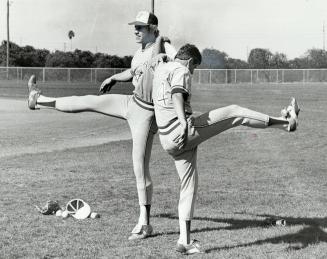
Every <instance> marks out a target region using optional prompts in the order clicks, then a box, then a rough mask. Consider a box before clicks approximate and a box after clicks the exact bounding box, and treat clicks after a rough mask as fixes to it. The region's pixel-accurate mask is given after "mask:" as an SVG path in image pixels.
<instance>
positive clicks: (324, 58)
mask: <svg viewBox="0 0 327 259" xmlns="http://www.w3.org/2000/svg"><path fill="white" fill-rule="evenodd" d="M305 57H306V58H307V60H308V65H309V67H310V68H327V52H326V51H325V50H323V49H309V50H308V51H307V52H306V54H305Z"/></svg>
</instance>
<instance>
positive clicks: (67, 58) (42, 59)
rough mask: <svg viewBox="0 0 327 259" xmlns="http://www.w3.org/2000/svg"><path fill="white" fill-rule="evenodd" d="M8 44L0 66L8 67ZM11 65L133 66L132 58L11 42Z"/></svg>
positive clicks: (2, 48) (2, 49) (1, 49)
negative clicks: (37, 47) (52, 49)
mask: <svg viewBox="0 0 327 259" xmlns="http://www.w3.org/2000/svg"><path fill="white" fill-rule="evenodd" d="M6 48H7V42H6V41H3V42H2V44H1V46H0V65H1V66H6ZM9 49H10V57H9V65H10V66H15V67H80V68H88V67H94V68H96V67H98V68H101V67H102V68H106V67H110V68H128V67H130V66H131V61H132V56H124V57H118V56H116V55H108V54H104V53H95V54H94V53H92V52H90V51H83V50H79V49H75V50H74V51H71V52H65V51H59V50H56V51H54V52H50V51H49V50H47V49H36V48H34V47H32V46H24V47H20V46H18V45H17V44H15V43H13V42H10V44H9Z"/></svg>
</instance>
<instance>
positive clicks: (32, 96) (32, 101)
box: [27, 75, 41, 110]
mask: <svg viewBox="0 0 327 259" xmlns="http://www.w3.org/2000/svg"><path fill="white" fill-rule="evenodd" d="M27 87H28V100H27V104H28V108H30V109H31V110H35V108H36V101H37V98H39V96H40V94H41V90H40V89H38V88H37V86H36V78H35V75H32V76H31V77H30V79H29V80H28V83H27Z"/></svg>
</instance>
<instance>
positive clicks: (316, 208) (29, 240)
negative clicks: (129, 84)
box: [0, 84, 327, 259]
mask: <svg viewBox="0 0 327 259" xmlns="http://www.w3.org/2000/svg"><path fill="white" fill-rule="evenodd" d="M213 87H214V86H212V87H210V86H195V90H194V95H193V101H194V102H193V103H194V105H193V106H194V109H195V110H196V111H201V112H204V111H207V110H210V109H212V108H215V107H219V106H224V105H228V104H232V103H236V104H240V105H242V106H245V107H248V108H252V109H255V110H258V111H262V112H266V113H269V114H271V115H278V113H279V111H280V109H281V108H282V106H284V105H286V104H288V101H289V97H290V96H293V95H294V96H296V97H297V98H298V99H299V103H300V105H301V108H302V111H301V113H300V126H299V129H298V131H296V132H294V133H287V132H283V131H279V130H276V129H267V130H254V129H248V128H244V127H239V128H236V129H233V130H230V131H227V132H225V133H222V134H221V135H219V136H217V137H215V138H213V139H211V140H210V141H207V142H206V143H203V144H202V145H201V146H200V148H199V155H198V161H199V163H198V168H199V174H200V183H199V194H198V199H197V204H196V211H195V219H194V221H193V222H192V237H193V238H196V239H199V240H200V241H201V242H202V246H203V248H204V249H205V250H206V252H207V253H206V254H204V255H202V256H199V257H196V258H260V259H261V258H325V256H326V254H327V232H326V231H327V216H326V215H327V208H326V204H327V197H326V191H327V181H326V179H327V176H326V173H327V170H326V168H327V164H326V159H325V158H326V153H327V145H326V135H327V129H326V126H327V125H326V121H327V119H326V116H325V111H324V109H326V107H327V101H326V91H327V90H326V85H323V84H321V85H318V84H313V85H302V84H301V85H252V86H251V85H230V86H215V87H216V88H215V89H212V88H213ZM18 89H19V88H18ZM202 89H205V90H204V91H203V90H202ZM46 90H47V89H44V91H45V93H46ZM0 93H1V87H0ZM7 93H8V92H7ZM17 93H18V92H15V91H14V94H11V95H6V94H4V96H10V97H15V98H17V97H20V96H21V95H20V94H19V93H18V94H17ZM125 124H126V123H125V122H124V121H121V120H118V119H114V118H109V117H105V116H102V115H99V114H92V113H83V114H65V113H59V112H56V111H52V110H42V111H34V112H33V111H28V110H27V109H26V103H25V100H22V99H18V100H17V99H16V100H13V99H1V102H0V131H1V135H2V137H1V138H0V144H1V150H0V175H1V178H0V179H1V189H0V196H1V199H0V207H1V208H2V212H1V214H0V233H1V234H0V250H1V255H0V257H1V258H115V257H118V258H125V257H126V258H178V257H180V255H178V254H176V252H175V251H174V247H175V242H176V240H177V238H178V219H177V201H178V195H179V180H178V177H177V173H176V172H175V168H174V165H173V161H172V159H171V158H170V157H169V156H168V155H167V154H165V153H164V152H163V150H162V148H161V146H160V144H159V141H158V137H156V139H155V142H154V145H153V151H152V159H151V165H150V166H151V172H152V178H153V181H154V188H155V189H154V197H153V209H152V220H151V222H152V225H153V226H154V231H155V232H154V236H153V237H151V238H148V239H146V240H142V241H136V242H129V241H128V240H127V237H128V235H129V232H130V231H131V229H132V228H133V227H134V224H135V223H136V221H137V217H138V205H137V204H138V203H137V194H136V187H135V179H134V175H133V171H132V162H131V141H130V140H129V139H128V136H129V135H128V127H127V126H126V125H125ZM122 133H124V134H122ZM120 135H123V136H124V138H126V140H122V141H115V142H109V141H110V140H112V139H115V138H113V136H118V137H119V136H120ZM72 198H82V199H84V200H85V201H87V202H88V203H89V204H90V205H91V208H92V209H93V210H94V211H96V212H99V213H100V214H101V218H100V219H93V220H92V219H86V220H81V221H78V220H74V219H72V218H68V219H66V220H63V219H61V218H58V217H55V216H42V215H40V214H38V213H37V211H36V210H35V209H34V207H33V205H34V204H37V205H42V204H44V203H45V202H46V201H47V200H48V199H56V200H58V201H59V202H60V203H61V204H62V205H64V204H65V203H66V202H68V201H69V200H70V199H72ZM267 217H269V218H271V217H277V218H284V219H286V221H287V226H286V227H276V226H267V225H265V224H264V222H265V219H266V218H267Z"/></svg>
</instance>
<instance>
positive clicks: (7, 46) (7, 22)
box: [7, 0, 9, 79]
mask: <svg viewBox="0 0 327 259" xmlns="http://www.w3.org/2000/svg"><path fill="white" fill-rule="evenodd" d="M8 67H9V0H7V79H8Z"/></svg>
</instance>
